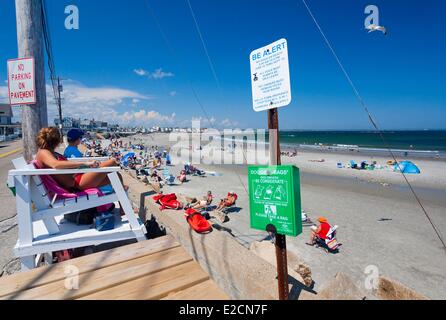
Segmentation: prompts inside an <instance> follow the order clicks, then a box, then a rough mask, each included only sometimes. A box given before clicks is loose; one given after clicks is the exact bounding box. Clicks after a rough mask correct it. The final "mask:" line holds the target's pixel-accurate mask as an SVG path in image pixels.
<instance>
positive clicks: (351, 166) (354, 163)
mask: <svg viewBox="0 0 446 320" xmlns="http://www.w3.org/2000/svg"><path fill="white" fill-rule="evenodd" d="M350 168H352V169H358V164H357V163H356V162H355V161H353V160H350Z"/></svg>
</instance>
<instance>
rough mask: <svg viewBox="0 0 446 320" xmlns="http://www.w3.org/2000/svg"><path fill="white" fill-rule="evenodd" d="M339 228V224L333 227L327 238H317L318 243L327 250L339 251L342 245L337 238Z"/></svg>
mask: <svg viewBox="0 0 446 320" xmlns="http://www.w3.org/2000/svg"><path fill="white" fill-rule="evenodd" d="M337 229H338V226H336V225H335V226H333V227H331V228H330V230H329V231H328V233H327V238H326V239H325V240H323V239H320V238H317V239H316V244H317V245H318V246H320V247H323V248H324V249H325V250H326V251H327V252H332V253H333V252H334V253H335V252H337V251H338V249H339V247H340V246H341V244H340V243H338V240H337V239H336V232H337Z"/></svg>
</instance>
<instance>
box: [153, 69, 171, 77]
mask: <svg viewBox="0 0 446 320" xmlns="http://www.w3.org/2000/svg"><path fill="white" fill-rule="evenodd" d="M151 76H152V78H154V79H163V78H170V77H173V76H175V75H174V74H173V73H172V72H164V71H163V69H161V68H160V69H156V70H155V72H153V73H152V74H151Z"/></svg>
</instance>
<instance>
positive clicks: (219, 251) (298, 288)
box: [124, 174, 311, 300]
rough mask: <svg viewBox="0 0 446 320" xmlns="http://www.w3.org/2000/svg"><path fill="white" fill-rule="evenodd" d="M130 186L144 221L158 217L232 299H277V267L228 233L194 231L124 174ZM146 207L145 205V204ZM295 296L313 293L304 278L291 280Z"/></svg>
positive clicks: (141, 184) (146, 188) (291, 278)
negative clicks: (304, 282) (307, 292)
mask: <svg viewBox="0 0 446 320" xmlns="http://www.w3.org/2000/svg"><path fill="white" fill-rule="evenodd" d="M124 179H125V182H126V184H128V185H129V187H130V192H129V195H130V199H131V201H132V202H133V203H135V204H137V205H138V206H139V207H140V208H141V207H143V210H140V217H141V218H142V219H145V218H147V219H150V217H151V216H154V217H155V218H156V220H157V221H158V223H159V224H160V225H162V226H164V227H165V228H166V229H167V232H168V233H169V234H171V235H173V236H174V237H175V238H176V239H177V240H178V241H179V242H180V243H181V244H182V245H183V247H184V248H185V249H186V251H187V252H188V253H189V254H190V255H191V256H192V257H193V258H194V259H195V260H196V261H198V262H199V263H200V265H201V267H202V268H203V269H204V270H205V271H206V272H207V273H208V274H209V275H210V277H211V278H212V279H213V280H214V281H215V282H216V283H217V284H218V285H219V286H220V288H222V289H223V290H224V291H225V292H226V293H227V294H228V295H229V296H230V297H231V298H232V299H256V300H271V299H277V298H278V295H277V280H276V275H277V274H276V270H275V267H274V266H272V265H271V264H270V263H268V262H267V261H265V260H264V259H262V258H260V257H259V256H257V255H256V254H255V253H253V252H251V251H250V250H248V249H246V248H245V247H243V246H242V245H241V244H239V243H238V242H237V241H236V240H234V239H232V238H231V236H230V235H229V234H227V233H225V232H220V231H217V230H215V229H214V230H213V231H212V232H211V233H209V234H205V235H202V234H198V233H196V232H195V231H193V230H192V229H191V228H190V227H189V224H188V223H187V222H186V219H185V217H184V215H183V212H182V211H180V210H177V211H175V210H164V211H160V209H159V207H158V205H156V204H155V203H154V201H153V200H152V196H153V195H154V194H155V193H154V192H153V191H151V188H150V187H148V186H145V185H144V184H143V183H141V182H139V181H138V180H137V179H135V178H134V177H132V176H131V175H130V174H124ZM142 203H143V204H144V206H141V204H142ZM289 278H290V279H289V282H290V291H291V294H290V295H291V297H292V298H294V299H296V298H298V297H299V296H300V294H301V292H303V291H311V290H310V289H308V288H307V287H306V286H305V285H304V284H303V281H302V279H295V278H293V277H289Z"/></svg>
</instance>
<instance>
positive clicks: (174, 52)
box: [145, 0, 249, 194]
mask: <svg viewBox="0 0 446 320" xmlns="http://www.w3.org/2000/svg"><path fill="white" fill-rule="evenodd" d="M145 3H146V7H147V8H148V11H149V12H150V15H151V17H152V19H153V21H154V22H155V24H156V26H157V28H158V31H159V32H160V34H161V36H162V38H163V40H164V42H165V44H166V46H167V48H168V49H169V51H170V53H171V55H172V56H173V57H174V59H175V60H176V62H177V65H178V66H179V67H180V68H181V69H182V71H183V73H184V74H185V76H186V78H187V80H188V83H189V86H190V88H191V91H192V94H193V96H194V98H195V100H196V101H197V104H198V105H199V106H200V108H201V110H202V111H203V114H204V116H205V117H206V119H207V120H208V122H209V124H212V121H211V119H210V117H209V115H208V113H207V112H206V109H205V107H204V105H203V103H202V102H201V100H200V98H199V96H198V93H197V91H196V90H195V87H194V85H193V83H192V81H191V80H190V78H189V76H188V74H187V72H186V69H185V68H184V67H183V64H182V63H181V61H180V59H179V58H178V56H177V53H176V51H175V49H174V48H173V46H172V44H171V43H170V41H169V38H168V37H167V35H166V33H165V32H164V30H163V28H162V26H161V24H160V22H159V20H158V18H157V16H156V15H155V12H154V11H153V9H152V7H151V6H150V3H149V1H148V0H146V1H145ZM195 21H196V19H195ZM197 26H198V25H197ZM198 30H199V27H198ZM200 34H201V33H200ZM201 39H203V38H202V36H201ZM202 44H203V45H204V46H205V48H206V45H205V43H204V40H203V41H202ZM205 52H206V53H207V49H205ZM207 57H208V61H209V63H210V65H212V67H211V69H212V70H213V73H214V74H215V69H214V68H213V63H212V60H211V58H210V56H209V54H207ZM215 79H216V81H217V83H218V85H219V81H218V77H217V75H216V74H215ZM242 150H243V148H242ZM242 152H243V157H244V159H245V161H246V157H245V153H244V150H243V151H242ZM235 174H236V175H237V178H238V180H239V181H240V184H241V185H242V186H243V189H244V190H245V192H246V194H249V193H248V189H247V188H246V185H245V184H244V183H243V181H242V179H241V177H240V175H239V174H238V173H237V172H235Z"/></svg>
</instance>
